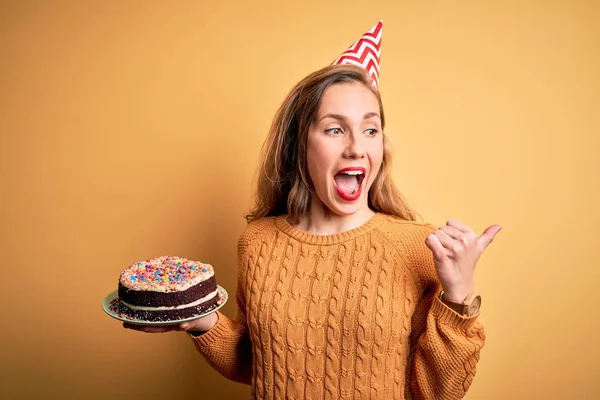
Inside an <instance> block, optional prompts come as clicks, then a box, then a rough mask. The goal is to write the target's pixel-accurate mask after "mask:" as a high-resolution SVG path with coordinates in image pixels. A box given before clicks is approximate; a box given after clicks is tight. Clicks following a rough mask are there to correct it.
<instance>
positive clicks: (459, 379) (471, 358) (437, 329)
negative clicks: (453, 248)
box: [406, 225, 485, 400]
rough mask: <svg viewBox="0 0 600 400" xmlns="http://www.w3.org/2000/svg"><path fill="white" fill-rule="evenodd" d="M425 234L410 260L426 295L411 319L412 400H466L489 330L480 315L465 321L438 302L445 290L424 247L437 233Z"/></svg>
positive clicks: (409, 371) (409, 385) (409, 386)
mask: <svg viewBox="0 0 600 400" xmlns="http://www.w3.org/2000/svg"><path fill="white" fill-rule="evenodd" d="M423 228H424V229H423V231H424V232H421V233H422V234H423V235H418V236H419V237H420V239H419V240H418V241H417V244H416V248H415V249H414V250H415V252H414V253H413V254H412V255H411V258H412V262H413V263H414V265H413V268H414V269H415V271H417V273H418V275H419V277H420V283H421V288H422V290H423V293H422V297H421V298H420V300H419V301H418V303H417V304H416V307H415V312H414V314H413V317H412V331H411V335H410V343H411V347H410V349H411V351H410V355H409V364H408V369H407V374H408V376H407V385H406V388H407V390H408V391H409V393H407V398H410V399H415V400H416V399H443V400H453V399H462V398H463V397H464V396H465V395H466V393H467V390H468V389H469V387H470V386H471V383H472V381H473V378H474V377H475V372H476V366H477V362H478V361H479V355H480V351H481V349H482V347H483V345H484V342H485V333H484V328H483V326H482V324H481V323H480V322H479V321H478V315H475V316H472V317H463V316H461V315H460V314H458V313H456V312H455V311H454V310H452V309H451V308H449V307H447V306H446V305H445V304H444V303H442V302H441V300H440V299H439V295H440V293H441V285H440V283H439V281H438V279H437V274H436V271H435V264H434V262H433V255H432V254H431V251H430V250H429V248H428V247H427V245H425V237H426V236H427V235H428V234H429V233H431V232H432V231H433V230H435V228H433V227H431V226H429V225H425V226H424V227H423ZM421 239H422V240H421Z"/></svg>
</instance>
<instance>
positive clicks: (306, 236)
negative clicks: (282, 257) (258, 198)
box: [274, 213, 384, 245]
mask: <svg viewBox="0 0 600 400" xmlns="http://www.w3.org/2000/svg"><path fill="white" fill-rule="evenodd" d="M287 217H288V216H287V215H278V216H276V217H275V219H274V221H275V225H276V226H277V228H278V229H279V230H280V231H282V232H283V233H285V234H286V235H289V236H291V237H292V238H294V239H296V240H298V241H299V242H302V243H306V244H314V245H332V244H336V243H340V242H345V241H348V240H352V239H354V238H356V237H358V236H360V235H364V234H365V233H367V232H370V231H371V230H373V228H375V227H376V226H377V225H379V224H380V223H381V221H382V219H383V218H384V216H383V214H381V213H375V214H374V215H373V216H372V217H371V218H370V219H369V220H368V221H367V222H365V223H364V224H362V225H361V226H359V227H356V228H353V229H350V230H348V231H344V232H340V233H335V234H331V235H316V234H312V233H308V232H304V231H301V230H299V229H297V228H295V227H294V226H292V225H291V224H290V223H289V222H288V221H287Z"/></svg>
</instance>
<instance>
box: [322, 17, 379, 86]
mask: <svg viewBox="0 0 600 400" xmlns="http://www.w3.org/2000/svg"><path fill="white" fill-rule="evenodd" d="M382 34H383V21H379V22H378V23H377V24H375V25H374V26H373V27H372V28H371V29H369V30H368V31H367V32H365V33H364V34H363V35H362V36H361V37H360V39H358V40H357V41H356V42H354V44H353V45H352V46H350V47H348V49H347V50H346V51H344V52H343V53H342V54H341V55H340V56H339V57H338V58H337V59H336V60H335V61H334V62H332V65H336V64H353V65H358V66H359V67H363V68H364V69H365V70H366V71H367V73H368V74H369V75H370V76H371V81H372V84H373V87H374V88H375V89H377V88H378V86H379V59H380V57H381V36H382Z"/></svg>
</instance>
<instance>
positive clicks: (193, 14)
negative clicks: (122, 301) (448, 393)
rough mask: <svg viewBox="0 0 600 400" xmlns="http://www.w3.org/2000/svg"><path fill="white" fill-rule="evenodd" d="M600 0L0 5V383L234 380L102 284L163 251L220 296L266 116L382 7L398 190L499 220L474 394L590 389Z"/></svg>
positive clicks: (199, 393)
mask: <svg viewBox="0 0 600 400" xmlns="http://www.w3.org/2000/svg"><path fill="white" fill-rule="evenodd" d="M598 4H599V3H598V2H593V1H589V2H585V1H566V0H565V1H549V2H541V1H539V2H533V1H523V2H517V1H499V0H496V1H490V2H476V1H467V2H435V1H425V2H409V1H391V0H386V1H379V2H366V1H362V2H350V1H317V0H311V1H302V2H266V1H254V2H247V1H241V0H238V1H235V2H233V1H223V2H217V1H211V2H208V1H170V2H167V1H164V2H161V1H143V2H142V1H126V2H122V1H89V2H83V1H46V2H41V1H33V0H31V1H22V2H19V1H3V2H2V4H1V5H0V168H1V169H0V173H1V175H0V178H1V181H0V184H1V187H0V196H1V198H0V199H1V207H0V217H1V221H0V222H1V224H0V234H1V236H0V239H1V242H0V260H1V269H2V270H1V278H0V279H1V280H2V291H1V300H2V313H1V315H2V328H1V329H0V336H1V337H0V339H1V340H0V343H1V344H0V350H1V351H0V357H1V361H0V364H1V369H2V370H1V371H0V397H2V398H6V399H12V398H61V399H67V398H77V399H142V398H143V399H165V398H168V399H191V398H207V399H208V398H210V399H231V398H247V397H248V395H249V390H248V387H247V386H242V385H239V384H236V383H232V382H229V381H227V380H225V379H224V378H222V377H221V376H219V375H218V374H217V373H216V372H214V371H212V370H211V369H210V368H208V367H207V365H206V364H205V362H204V360H203V359H202V357H201V356H200V355H199V354H198V353H196V351H195V349H194V348H193V345H192V343H191V341H190V340H188V339H187V338H186V337H185V335H184V334H181V333H172V334H163V335H149V334H142V333H138V332H132V331H126V330H124V329H123V328H122V327H121V325H120V323H119V322H118V321H116V320H113V319H111V318H110V317H108V316H107V315H105V314H104V312H103V311H102V309H101V302H102V299H103V298H104V297H105V296H106V295H107V294H108V293H109V292H111V291H112V290H114V289H115V288H116V284H117V279H118V275H119V273H120V271H121V270H122V269H123V268H125V267H126V266H127V265H128V264H130V263H133V262H135V261H137V260H138V259H146V258H150V257H154V256H159V255H166V254H170V255H179V256H183V257H189V258H193V259H199V260H202V261H205V262H210V263H212V264H213V265H214V266H215V268H216V270H217V274H218V280H219V283H220V284H221V285H223V286H224V287H225V288H226V289H227V290H229V291H230V293H232V292H233V291H234V290H235V270H236V265H235V260H236V254H235V249H236V240H237V237H238V235H239V233H240V231H241V230H242V228H243V226H244V224H245V221H244V219H243V215H244V213H245V212H247V211H248V208H249V206H250V204H251V196H252V179H253V176H254V170H255V167H256V164H257V161H258V157H259V150H260V147H261V144H262V142H263V139H264V137H265V135H266V133H267V130H268V128H269V125H270V122H271V118H272V117H273V114H274V113H275V111H276V109H277V107H278V106H279V104H280V102H281V101H282V100H283V98H284V96H285V95H286V93H287V91H288V90H289V89H290V88H291V87H292V85H293V84H294V83H296V82H297V81H298V80H299V79H301V78H302V77H304V76H305V75H306V74H308V73H310V72H312V71H313V70H315V69H317V68H320V67H322V66H324V65H326V64H328V63H329V62H331V61H332V60H333V59H335V57H337V56H338V55H339V53H340V52H342V51H343V50H345V49H346V48H347V47H348V46H349V45H350V44H352V42H354V40H356V39H357V38H358V37H359V36H360V35H361V34H362V33H363V32H364V31H366V30H367V29H369V28H370V27H371V26H372V25H374V24H375V23H376V22H377V21H378V20H379V19H383V20H384V36H383V49H382V60H381V82H380V83H381V92H382V96H383V100H384V105H385V111H386V114H387V118H388V126H387V134H388V135H389V137H390V138H391V141H392V143H393V155H394V164H393V166H394V170H393V175H394V179H395V180H396V182H397V184H398V186H399V187H400V188H401V190H402V191H403V193H404V194H405V195H406V197H407V198H408V200H409V201H410V202H411V204H412V205H413V206H415V207H416V208H417V210H418V211H419V213H420V214H421V215H422V217H423V219H425V220H426V221H428V222H431V223H433V224H435V225H441V224H444V223H445V221H446V220H447V219H448V218H457V219H460V220H462V221H464V222H466V223H467V224H469V225H470V226H471V227H473V228H474V229H476V230H477V231H478V232H482V231H483V229H485V228H486V227H487V226H489V225H490V224H494V223H499V224H501V225H502V226H503V227H504V229H503V230H502V231H501V232H500V233H499V234H498V236H497V239H496V241H495V242H494V243H493V244H492V245H491V247H490V248H489V249H488V251H487V252H486V253H485V254H484V256H483V258H482V259H481V261H480V264H479V267H478V270H477V288H478V289H479V290H480V291H481V292H482V294H483V296H484V297H483V298H484V303H483V307H484V309H483V313H482V316H481V319H482V321H483V323H484V324H485V327H486V332H487V345H486V347H485V348H484V350H483V352H482V357H481V360H480V363H479V367H478V373H477V376H476V378H475V381H474V383H473V386H472V388H471V390H470V392H469V394H468V396H467V398H468V399H591V398H598V396H600V383H599V382H600V362H599V361H598V360H599V356H600V354H599V348H600V346H599V345H598V335H597V332H596V331H598V329H599V328H600V317H599V314H600V313H599V312H598V300H597V298H598V293H597V291H598V286H599V285H598V284H599V272H598V270H599V266H600V265H599V264H600V263H599V262H598V255H597V254H598V253H596V251H597V250H598V248H599V247H600V241H599V240H598V232H599V230H598V226H599V225H600V219H599V214H598V210H597V203H598V202H599V201H600V197H599V195H598V185H599V181H600V179H599V171H600V162H599V161H598V152H599V150H600V146H599V142H600V141H599V139H598V135H599V133H600V129H599V128H600V79H599V78H598V71H600V28H599V25H598V19H599V18H600V12H599V11H600V7H599V6H598ZM223 310H224V312H225V313H228V314H230V315H231V314H233V312H234V310H235V304H234V302H233V301H230V302H229V303H227V304H226V305H225V307H224V308H223Z"/></svg>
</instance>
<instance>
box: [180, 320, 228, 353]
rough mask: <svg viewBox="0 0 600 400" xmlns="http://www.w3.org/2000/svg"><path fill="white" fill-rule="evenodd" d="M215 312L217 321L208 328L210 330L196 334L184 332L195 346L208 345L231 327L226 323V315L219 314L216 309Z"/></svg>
mask: <svg viewBox="0 0 600 400" xmlns="http://www.w3.org/2000/svg"><path fill="white" fill-rule="evenodd" d="M216 313H217V316H218V317H219V319H218V320H217V323H216V324H215V325H214V326H213V327H212V328H210V330H208V331H206V332H204V333H202V334H201V335H198V336H194V335H192V334H191V333H190V332H186V334H187V335H188V336H189V337H190V338H191V339H192V341H194V343H195V344H196V345H197V346H200V347H204V346H210V345H212V344H214V343H215V342H217V341H218V340H219V339H221V338H222V337H223V335H224V334H225V333H226V332H231V328H230V327H229V324H228V323H227V322H228V319H227V317H226V316H225V315H223V314H221V312H219V311H216Z"/></svg>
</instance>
